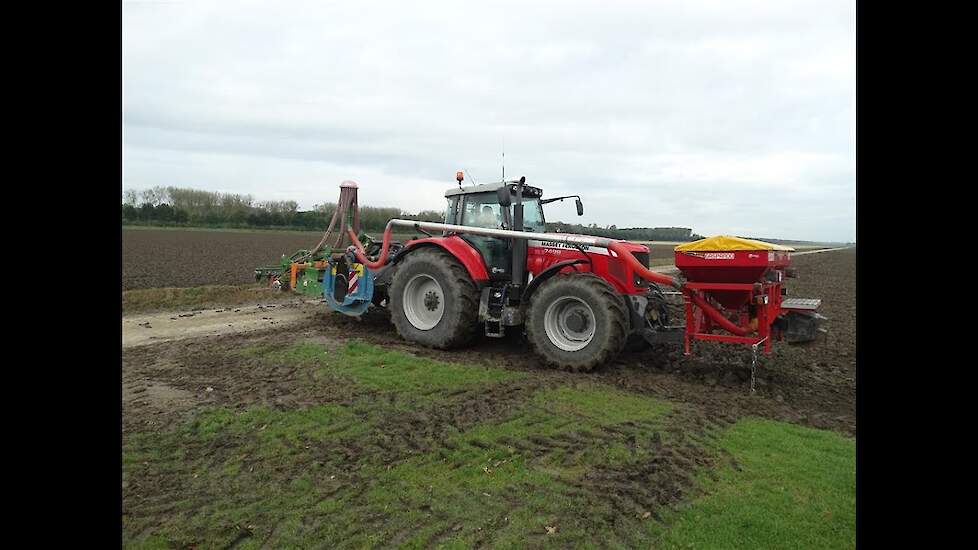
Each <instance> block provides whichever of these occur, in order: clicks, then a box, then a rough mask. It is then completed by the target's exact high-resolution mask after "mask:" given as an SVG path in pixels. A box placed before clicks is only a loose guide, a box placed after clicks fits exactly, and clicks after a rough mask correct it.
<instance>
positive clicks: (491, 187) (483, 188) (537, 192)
mask: <svg viewBox="0 0 978 550" xmlns="http://www.w3.org/2000/svg"><path fill="white" fill-rule="evenodd" d="M503 185H505V186H507V187H509V189H510V191H511V192H514V193H515V192H516V184H515V183H503V182H501V181H497V182H495V183H483V184H480V185H466V186H463V187H462V188H461V189H460V188H458V187H453V188H451V189H449V190H447V191H445V196H446V197H454V196H457V195H472V194H475V193H495V192H496V190H497V189H499V188H500V187H502V186H503ZM523 196H524V197H526V198H539V197H542V196H543V189H540V188H539V187H533V186H531V185H526V184H524V185H523Z"/></svg>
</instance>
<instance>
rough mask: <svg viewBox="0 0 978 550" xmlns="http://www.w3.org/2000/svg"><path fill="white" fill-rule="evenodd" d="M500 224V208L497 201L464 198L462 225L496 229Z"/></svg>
mask: <svg viewBox="0 0 978 550" xmlns="http://www.w3.org/2000/svg"><path fill="white" fill-rule="evenodd" d="M502 224H503V215H502V209H501V207H500V206H499V204H498V203H496V202H494V201H493V202H488V201H486V202H483V201H481V200H478V199H476V200H469V199H466V201H465V212H463V213H462V225H471V226H475V227H487V228H492V229H498V228H499V227H500V226H501V225H502Z"/></svg>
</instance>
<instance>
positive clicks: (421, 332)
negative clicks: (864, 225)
mask: <svg viewBox="0 0 978 550" xmlns="http://www.w3.org/2000/svg"><path fill="white" fill-rule="evenodd" d="M387 302H388V307H389V308H390V312H391V321H392V322H393V323H394V327H396V328H397V333H398V334H400V335H401V337H402V338H404V339H405V340H408V341H411V342H416V343H418V344H421V345H423V346H428V347H432V348H438V349H450V348H454V347H459V346H462V345H465V344H468V343H470V342H471V341H472V340H473V337H474V336H475V333H476V328H477V327H478V318H479V317H478V316H479V292H478V289H477V288H476V285H475V283H474V282H473V281H472V278H471V277H469V273H468V271H466V270H465V268H464V267H462V265H461V264H460V263H459V262H458V261H457V260H456V259H455V258H454V257H452V255H451V254H449V253H447V252H445V251H444V250H441V249H435V248H423V249H421V250H416V251H413V252H409V253H408V255H407V257H406V258H404V260H402V261H401V262H400V263H399V264H397V271H396V272H395V273H394V276H393V279H392V281H391V285H390V290H389V291H388V299H387Z"/></svg>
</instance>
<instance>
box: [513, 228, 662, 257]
mask: <svg viewBox="0 0 978 550" xmlns="http://www.w3.org/2000/svg"><path fill="white" fill-rule="evenodd" d="M547 235H553V236H555V237H556V236H561V237H582V238H585V239H588V238H592V239H593V238H595V236H594V235H584V234H582V233H554V232H552V231H548V232H547ZM610 240H614V241H617V242H619V243H621V244H622V246H623V247H624V248H625V249H626V250H628V251H629V252H631V253H633V254H635V253H639V254H641V253H645V254H649V252H650V251H649V247H648V246H646V245H644V244H639V243H633V242H631V241H623V240H620V239H610ZM530 242H531V244H535V243H534V241H530ZM537 243H540V244H538V245H537V246H551V244H552V245H553V246H554V247H556V248H574V247H573V246H571V245H569V244H563V243H561V244H558V243H548V242H547V241H537ZM602 248H603V247H602Z"/></svg>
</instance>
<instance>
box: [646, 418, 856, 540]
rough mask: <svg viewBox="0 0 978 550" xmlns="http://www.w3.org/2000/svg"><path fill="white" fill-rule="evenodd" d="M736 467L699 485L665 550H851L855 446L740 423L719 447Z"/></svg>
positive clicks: (775, 425)
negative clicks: (700, 491) (701, 494)
mask: <svg viewBox="0 0 978 550" xmlns="http://www.w3.org/2000/svg"><path fill="white" fill-rule="evenodd" d="M719 445H720V447H721V448H723V449H724V450H726V451H727V452H729V453H730V454H731V455H732V456H733V458H734V460H736V464H737V466H736V467H734V466H732V465H730V466H727V467H724V468H722V469H721V470H720V471H719V472H718V478H717V480H716V481H710V480H704V489H705V491H706V492H707V495H706V496H704V497H702V498H699V499H698V500H696V501H695V502H693V503H692V505H691V506H690V507H688V508H687V509H685V510H683V511H681V512H679V513H677V514H676V515H675V517H673V518H672V519H671V521H670V523H671V524H672V527H671V528H670V529H668V530H667V531H665V533H664V534H663V538H662V543H661V546H662V547H663V548H785V549H793V548H833V549H835V548H854V547H855V545H856V531H855V529H856V452H855V445H856V443H855V440H854V439H851V438H847V437H844V436H841V435H839V434H836V433H833V432H827V431H821V430H814V429H811V428H805V427H801V426H795V425H792V424H785V423H782V422H775V421H771V420H760V419H750V420H742V421H740V422H738V423H737V424H736V425H734V426H733V428H731V429H730V430H729V431H727V432H726V433H725V434H724V435H723V436H722V437H721V438H720V441H719Z"/></svg>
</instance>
